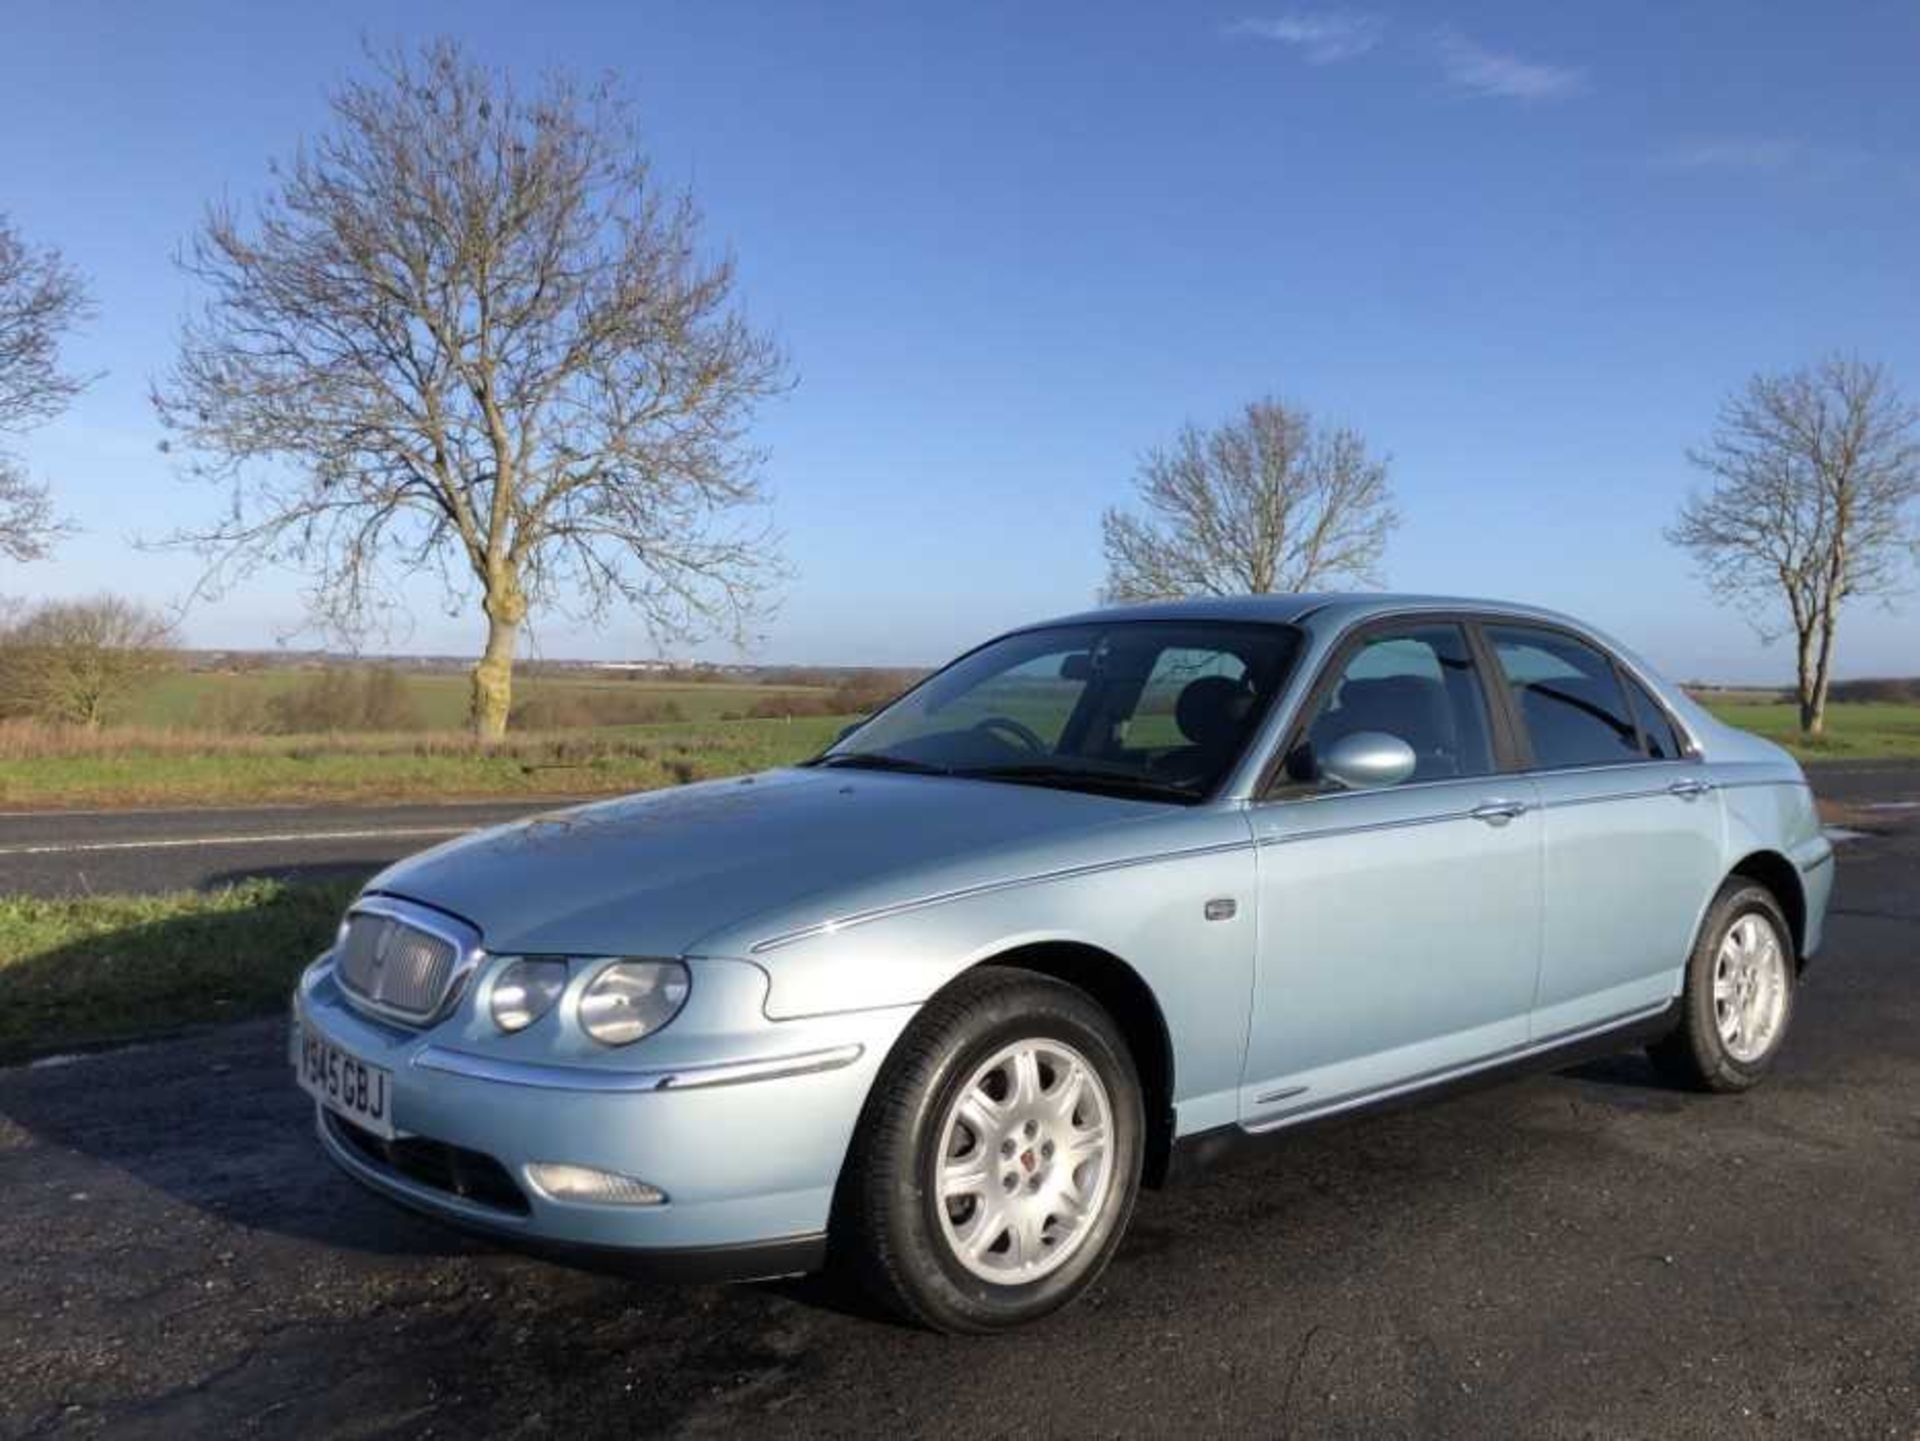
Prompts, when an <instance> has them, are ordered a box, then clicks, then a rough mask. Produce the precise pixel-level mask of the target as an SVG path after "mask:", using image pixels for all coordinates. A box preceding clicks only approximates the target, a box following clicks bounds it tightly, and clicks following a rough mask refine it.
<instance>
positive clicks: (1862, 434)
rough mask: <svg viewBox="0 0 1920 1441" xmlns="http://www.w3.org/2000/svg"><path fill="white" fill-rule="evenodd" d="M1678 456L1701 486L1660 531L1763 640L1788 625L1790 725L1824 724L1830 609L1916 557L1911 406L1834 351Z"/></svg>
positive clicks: (1876, 586) (1759, 378)
mask: <svg viewBox="0 0 1920 1441" xmlns="http://www.w3.org/2000/svg"><path fill="white" fill-rule="evenodd" d="M1688 459H1689V460H1691V461H1692V462H1693V464H1694V465H1696V466H1698V467H1699V468H1700V469H1701V470H1703V471H1705V472H1706V473H1707V474H1708V475H1709V476H1711V477H1712V486H1711V488H1710V489H1709V490H1707V491H1706V492H1704V493H1695V494H1694V495H1693V496H1691V497H1690V498H1689V499H1688V500H1687V502H1686V504H1685V505H1683V506H1682V507H1681V510H1680V516H1679V520H1678V521H1677V522H1676V523H1675V524H1674V525H1673V526H1672V527H1671V528H1670V529H1669V530H1668V531H1667V538H1668V539H1669V540H1670V541H1672V542H1673V544H1675V545H1678V546H1681V547H1683V548H1685V549H1686V550H1687V551H1688V552H1690V553H1691V554H1692V556H1693V559H1694V562H1695V564H1696V565H1697V566H1698V567H1699V570H1700V573H1701V575H1702V577H1703V578H1704V579H1705V580H1706V582H1707V584H1708V585H1709V586H1710V587H1711V588H1712V590H1713V592H1714V594H1715V595H1716V596H1718V597H1719V598H1720V600H1721V601H1722V602H1724V603H1727V604H1733V605H1738V606H1740V607H1741V608H1742V609H1743V610H1744V611H1745V613H1746V614H1747V616H1748V617H1749V619H1750V620H1752V622H1753V624H1754V626H1755V628H1756V629H1758V630H1759V631H1760V633H1761V635H1762V636H1764V637H1767V638H1769V639H1770V638H1772V637H1773V636H1774V635H1777V634H1779V633H1780V631H1781V626H1780V621H1781V619H1782V617H1783V613H1784V619H1785V621H1786V624H1787V627H1788V628H1790V629H1791V630H1792V632H1793V637H1794V648H1795V660H1796V666H1797V670H1796V678H1797V691H1798V699H1799V705H1800V729H1801V732H1802V733H1803V734H1805V735H1807V736H1810V737H1812V736H1818V735H1820V734H1821V733H1822V731H1823V730H1824V728H1825V724H1826V710H1827V687H1828V684H1829V682H1830V680H1831V679H1832V675H1833V656H1834V638H1835V635H1836V633H1837V631H1838V629H1839V624H1840V612H1841V609H1842V607H1843V606H1844V605H1845V604H1846V602H1847V601H1849V600H1851V599H1853V598H1854V597H1857V596H1858V597H1865V596H1882V597H1885V596H1890V595H1892V594H1893V593H1895V592H1896V591H1897V590H1898V589H1899V587H1900V585H1901V584H1902V582H1903V581H1904V579H1905V578H1906V575H1907V572H1908V570H1909V566H1910V563H1911V562H1912V561H1913V560H1914V559H1915V557H1916V555H1920V528H1917V527H1916V521H1917V520H1920V517H1916V516H1915V514H1914V509H1915V501H1916V500H1917V499H1920V411H1916V410H1915V408H1914V407H1913V406H1912V405H1910V404H1908V403H1907V402H1906V400H1904V399H1903V398H1902V397H1901V395H1900V393H1899V391H1898V390H1897V389H1896V388H1895V387H1894V384H1893V382H1892V381H1891V380H1890V379H1889V378H1888V376H1887V373H1886V371H1885V370H1884V369H1883V368H1882V367H1880V366H1878V365H1871V364H1868V363H1866V362H1864V361H1861V360H1857V359H1847V358H1843V357H1838V356H1835V357H1831V358H1829V359H1827V360H1824V361H1822V362H1820V363H1819V364H1818V365H1815V366H1813V367H1811V368H1809V369H1804V370H1796V371H1792V372H1789V373H1787V374H1785V375H1756V376H1754V377H1753V378H1752V379H1751V380H1749V381H1748V382H1747V384H1746V388H1745V389H1744V390H1742V391H1740V392H1739V393H1738V394H1736V395H1733V396H1731V397H1729V398H1728V399H1727V400H1726V401H1725V402H1724V403H1723V404H1722V406H1721V409H1720V423H1719V426H1718V428H1717V429H1716V430H1715V431H1714V433H1713V437H1712V439H1711V440H1710V441H1709V442H1708V443H1707V445H1706V446H1705V447H1704V448H1702V449H1700V450H1696V451H1691V452H1689V454H1688Z"/></svg>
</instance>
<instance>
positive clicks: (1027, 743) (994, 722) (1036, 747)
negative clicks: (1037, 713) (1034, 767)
mask: <svg viewBox="0 0 1920 1441" xmlns="http://www.w3.org/2000/svg"><path fill="white" fill-rule="evenodd" d="M973 728H974V729H975V730H977V731H985V732H987V734H989V735H992V734H994V733H995V732H1005V733H1006V734H1007V735H1010V736H1012V737H1013V738H1014V739H1015V740H1016V741H1018V742H1019V743H1020V746H1021V748H1022V749H1023V750H1029V751H1032V752H1033V753H1034V754H1035V755H1037V756H1043V755H1045V754H1046V753H1047V743H1046V742H1045V741H1044V740H1042V739H1041V738H1040V737H1039V735H1037V734H1036V733H1035V732H1034V731H1033V730H1032V729H1031V728H1030V727H1027V726H1024V725H1022V724H1021V723H1020V722H1019V721H1017V720H1015V719H1014V718H1013V717H1012V716H1004V715H990V716H988V717H987V718H986V719H985V720H983V721H975V722H974V725H973Z"/></svg>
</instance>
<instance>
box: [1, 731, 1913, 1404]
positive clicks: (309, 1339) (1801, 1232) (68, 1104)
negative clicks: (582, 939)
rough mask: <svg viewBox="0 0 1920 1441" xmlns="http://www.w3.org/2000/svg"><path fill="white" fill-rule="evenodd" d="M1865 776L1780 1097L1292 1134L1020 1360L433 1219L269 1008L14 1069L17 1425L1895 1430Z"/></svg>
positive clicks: (798, 1296)
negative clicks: (165, 1036)
mask: <svg viewBox="0 0 1920 1441" xmlns="http://www.w3.org/2000/svg"><path fill="white" fill-rule="evenodd" d="M1877 775H1878V779H1877V780H1874V781H1872V782H1871V783H1862V784H1860V785H1858V786H1856V785H1855V783H1854V782H1852V781H1847V782H1846V783H1845V785H1844V789H1846V791H1847V792H1848V794H1847V797H1846V800H1847V803H1848V805H1849V807H1850V808H1851V809H1850V816H1851V817H1852V818H1856V819H1857V820H1858V822H1859V825H1860V828H1861V829H1865V830H1868V831H1869V832H1870V833H1869V834H1868V835H1866V836H1865V837H1864V838H1862V839H1858V840H1853V841H1849V842H1848V843H1847V844H1846V845H1845V847H1844V848H1843V851H1842V859H1841V864H1840V873H1839V885H1840V891H1839V896H1838V899H1837V902H1836V908H1835V911H1834V915H1833V921H1832V930H1831V936H1830V944H1829V947H1828V949H1827V951H1826V953H1825V954H1824V955H1823V956H1822V957H1821V959H1820V960H1819V962H1818V963H1816V965H1815V966H1814V967H1813V969H1812V970H1811V971H1810V973H1809V975H1808V978H1807V983H1806V985H1805V988H1804V989H1803V991H1802V992H1801V1004H1800V1007H1799V1011H1798V1014H1797V1017H1796V1020H1795V1028H1794V1033H1793V1036H1792V1038H1791V1040H1790V1042H1789V1044H1788V1047H1787V1050H1786V1052H1785V1054H1784V1056H1783V1057H1782V1060H1781V1064H1780V1068H1779V1070H1778V1072H1777V1073H1776V1075H1775V1076H1774V1077H1773V1078H1772V1079H1771V1080H1770V1081H1769V1083H1768V1084H1767V1085H1765V1086H1763V1087H1762V1088H1760V1089H1759V1090H1757V1091H1755V1092H1753V1093H1750V1094H1748V1095H1745V1096H1738V1097H1708V1096H1696V1095H1690V1094H1682V1093H1680V1092H1676V1091H1673V1090H1669V1089H1666V1088H1665V1087H1663V1086H1661V1085H1660V1084H1659V1083H1658V1082H1657V1081H1656V1080H1655V1079H1654V1077H1653V1075H1652V1073H1651V1071H1650V1069H1649V1068H1648V1067H1647V1066H1646V1064H1645V1063H1644V1062H1643V1061H1642V1060H1641V1059H1640V1058H1639V1057H1637V1056H1632V1055H1629V1056H1624V1057H1621V1058H1619V1059H1616V1060H1610V1061H1604V1062H1599V1063H1595V1064H1591V1065H1588V1066H1585V1067H1582V1068H1580V1069H1578V1070H1576V1071H1573V1072H1570V1073H1565V1074H1561V1075H1557V1076H1548V1077H1541V1078H1537V1079H1533V1080H1529V1081H1523V1082H1519V1083H1514V1084H1509V1085H1506V1086H1504V1087H1501V1088H1498V1089H1491V1090H1485V1091H1481V1092H1478V1093H1475V1094H1472V1095H1469V1096H1466V1097H1460V1098H1455V1099H1451V1100H1446V1101H1442V1102H1438V1103H1436V1104H1433V1105H1429V1106H1426V1107H1424V1108H1420V1109H1416V1110H1409V1111H1404V1112H1400V1113H1396V1114H1393V1115H1390V1116H1381V1117H1374V1118H1370V1119H1359V1120H1354V1121H1351V1122H1348V1123H1345V1124H1342V1125H1339V1126H1334V1127H1330V1128H1327V1129H1323V1130H1320V1131H1317V1132H1313V1133H1309V1134H1301V1135H1296V1136H1292V1137H1284V1138H1282V1139H1279V1140H1277V1141H1276V1142H1275V1143H1274V1144H1273V1145H1272V1146H1271V1147H1269V1148H1268V1149H1267V1150H1265V1151H1264V1152H1261V1153H1258V1154H1257V1155H1255V1156H1254V1157H1253V1158H1252V1159H1250V1160H1248V1161H1246V1162H1244V1163H1242V1164H1240V1165H1237V1166H1234V1167H1231V1168H1228V1169H1224V1170H1221V1171H1218V1172H1215V1173H1211V1174H1209V1175H1207V1176H1205V1177H1203V1178H1202V1179H1200V1180H1199V1181H1197V1182H1194V1183H1191V1184H1189V1185H1188V1186H1186V1187H1184V1188H1181V1189H1177V1190H1173V1191H1169V1192H1165V1193H1161V1194H1157V1195H1154V1194H1150V1195H1148V1196H1147V1197H1145V1198H1144V1199H1143V1202H1142V1205H1141V1207H1140V1210H1139V1212H1138V1215H1137V1217H1136V1220H1135V1223H1134V1226H1133V1229H1132V1231H1131V1232H1130V1234H1129V1237H1128V1239H1127V1241H1126V1243H1125V1245H1124V1247H1123V1249H1122V1250H1121V1252H1120V1255H1119V1257H1118V1259H1117V1261H1116V1262H1115V1264H1114V1266H1113V1267H1112V1268H1111V1270H1110V1271H1109V1272H1108V1273H1107V1275H1106V1277H1105V1278H1104V1279H1103V1280H1102V1282H1101V1283H1100V1285H1099V1286H1098V1287H1097V1288H1096V1289H1095V1291H1094V1292H1093V1293H1092V1295H1091V1296H1090V1297H1089V1298H1088V1299H1087V1300H1086V1301H1085V1302H1083V1303H1082V1304H1081V1305H1080V1306H1079V1307H1077V1308H1076V1309H1074V1310H1072V1311H1070V1312H1068V1313H1066V1314H1064V1315H1062V1316H1060V1317H1057V1318H1055V1319H1054V1320H1053V1321H1051V1322H1048V1323H1045V1324H1043V1325H1042V1326H1040V1327H1038V1328H1036V1329H1032V1330H1029V1331H1027V1332H1025V1333H1022V1334H1019V1335H1016V1336H1011V1337H1000V1338H994V1339H990V1340H985V1341H977V1340H976V1341H965V1340H961V1341H956V1340H948V1339H943V1338H940V1337H936V1336H932V1335H928V1334H924V1333H921V1332H917V1331H913V1330H909V1329H905V1328H902V1327H900V1326H897V1325H894V1324H892V1323H890V1322H887V1321H885V1320H882V1319H878V1318H876V1317H874V1316H872V1315H870V1314H868V1313H867V1312H866V1311H865V1310H864V1308H863V1307H862V1306H860V1304H859V1303H858V1302H857V1301H856V1300H853V1299H852V1298H850V1297H848V1296H846V1295H845V1294H843V1293H842V1292H840V1291H838V1290H837V1289H836V1288H834V1287H833V1286H832V1285H830V1284H826V1283H822V1282H818V1281H812V1282H802V1283H783V1284H776V1285H755V1286H741V1287H732V1288H720V1287H709V1288H689V1289H672V1288H666V1287H660V1286H655V1285H648V1284H643V1283H637V1282H631V1281H626V1280H622V1279H619V1278H616V1277H609V1276H602V1275H596V1274H591V1273H587V1272H582V1271H575V1270H568V1269H563V1268H560V1267H556V1266H551V1265H548V1264H545V1263H542V1262H537V1261H533V1260H530V1259H526V1258H522V1257H517V1256H513V1255H509V1254H506V1253H502V1252H497V1251H494V1250H491V1249H489V1248H487V1247H486V1246H484V1245H481V1244H478V1243H474V1242H470V1241H467V1240H464V1239H461V1238H458V1237H455V1236H453V1235H451V1234H450V1233H447V1232H444V1231H441V1230H439V1229H437V1228H435V1227H434V1226H432V1225H431V1224H429V1223H427V1222H424V1221H420V1220H417V1219H414V1218H412V1217H410V1216H407V1215H405V1214H403V1213H401V1212H398V1211H395V1210H393V1209H390V1208H389V1207H387V1206H386V1205H385V1204H383V1203H382V1202H380V1201H379V1200H377V1199H376V1198H374V1197H372V1196H370V1195H368V1194H366V1193H364V1192H362V1191H361V1190H360V1189H359V1188H358V1187H356V1186H354V1185H353V1184H352V1183H351V1182H349V1181H347V1180H346V1179H345V1178H344V1177H341V1176H339V1175H336V1174H335V1173H334V1172H333V1171H332V1169H331V1168H330V1167H329V1166H328V1164H327V1163H326V1162H325V1161H324V1160H323V1159H322V1158H321V1156H320V1154H319V1152H318V1151H317V1150H316V1148H315V1146H314V1143H313V1141H312V1139H311V1136H310V1133H309V1116H308V1111H307V1107H306V1105H305V1104H304V1102H303V1101H302V1100H301V1098H300V1097H299V1096H298V1094H297V1093H296V1092H295V1091H294V1089H293V1086H292V1082H291V1079H290V1077H289V1076H288V1074H287V1072H286V1066H285V1062H284V1059H283V1044H282V1043H283V1032H282V1028H281V1026H280V1024H279V1023H278V1022H260V1023H253V1024H249V1025H243V1026H236V1027H232V1028H228V1029H225V1030H221V1031H217V1032H213V1033H209V1034H208V1035H206V1036H203V1037H201V1038H199V1039H196V1040H193V1041H192V1042H186V1043H171V1044H166V1045H156V1046H151V1047H148V1048H145V1049H134V1050H128V1051H123V1052H118V1053H113V1054H108V1055H104V1056H96V1057H93V1058H90V1059H85V1060H80V1061H75V1062H73V1063H70V1064H67V1065H60V1066H52V1067H45V1066H43V1067H40V1068H35V1069H28V1070H15V1071H10V1072H0V1200H4V1205H3V1206H0V1256H4V1257H5V1262H4V1264H3V1265H0V1377H3V1378H4V1380H5V1384H4V1385H3V1386H0V1433H6V1434H28V1435H34V1434H43V1433H46V1434H76V1435H89V1434H94V1433H98V1432H110V1433H114V1434H125V1435H163V1436H168V1437H175V1438H177V1437H182V1436H201V1435H216V1434H274V1435H302V1436H304V1435H354V1436H385V1435H436V1436H460V1435H469V1434H488V1435H526V1436H534V1435H546V1434H549V1433H572V1434H579V1435H608V1436H613V1435H622V1436H624V1435H634V1434H652V1433H673V1434H681V1435H692V1436H699V1435H711V1434H716V1433H731V1432H737V1431H746V1430H751V1431H753V1432H754V1433H756V1434H770V1435H787V1434H820V1433H831V1434H849V1433H873V1432H888V1433H894V1434H929V1435H953V1436H968V1437H978V1436H982V1435H986V1436H995V1435H1012V1434H1026V1435H1044V1436H1055V1435H1081V1434H1085V1435H1186V1434H1194V1433H1200V1432H1204V1433H1223V1434H1236V1435H1240V1434H1258V1435H1264V1436H1277V1435H1286V1434H1313V1435H1362V1434H1364V1435H1368V1436H1379V1435H1405V1434H1416V1433H1417V1434H1423V1435H1476V1436H1477V1435H1488V1434H1526V1435H1554V1436H1609V1437H1611V1436H1622V1435H1660V1436H1752V1435H1758V1436H1783V1437H1785V1436H1791V1437H1796V1438H1798V1437H1807V1436H1823V1435H1825V1436H1841V1435H1845V1436H1891V1437H1899V1438H1903V1441H1911V1438H1914V1437H1916V1436H1920V811H1916V810H1914V809H1911V808H1909V809H1900V808H1899V806H1900V804H1901V802H1902V800H1904V799H1920V774H1916V773H1915V772H1913V771H1911V770H1908V771H1899V770H1891V769H1889V770H1882V771H1880V772H1878V773H1877ZM1825 784H1826V783H1825V782H1824V781H1823V786H1824V785H1825ZM1874 807H1887V808H1885V809H1874ZM716 1144H725V1140H724V1138H716Z"/></svg>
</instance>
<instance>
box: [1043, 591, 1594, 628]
mask: <svg viewBox="0 0 1920 1441" xmlns="http://www.w3.org/2000/svg"><path fill="white" fill-rule="evenodd" d="M1420 610H1443V611H1471V612H1475V613H1477V614H1483V615H1510V616H1514V617H1518V618H1524V619H1531V620H1548V621H1555V622H1558V623H1560V624H1563V625H1570V626H1574V627H1576V628H1577V629H1580V630H1590V629H1591V627H1588V626H1586V625H1584V624H1582V623H1581V622H1579V621H1576V620H1575V619H1573V617H1571V616H1566V615H1562V614H1560V613H1559V612H1557V611H1551V610H1547V609H1544V608H1543V607H1540V606H1532V605H1522V604H1518V603H1516V602H1513V601H1504V600H1485V599H1475V598H1471V597H1466V596H1449V595H1418V594H1404V593H1399V592H1394V591H1313V592H1301V593H1288V594H1282V595H1235V596H1203V597H1200V598H1197V599H1193V600H1157V601H1147V602H1143V603H1140V604H1131V605H1112V606H1104V607H1102V608H1101V609H1099V610H1086V611H1079V612H1077V613H1075V614H1073V615H1066V616H1060V617H1057V618H1055V619H1053V620H1048V621H1041V622H1038V623H1036V624H1034V625H1025V626H1021V627H1019V629H1020V630H1023V631H1024V630H1043V629H1045V628H1047V627H1048V626H1056V625H1086V624H1093V623H1097V624H1111V623H1113V622H1125V621H1146V620H1163V621H1164V620H1216V621H1265V622H1267V623H1269V624H1274V625H1300V624H1303V623H1306V622H1308V621H1312V622H1313V623H1314V624H1315V625H1316V626H1317V625H1319V624H1323V623H1324V624H1332V625H1345V624H1347V623H1348V622H1350V621H1356V620H1365V619H1367V618H1368V617H1369V616H1373V615H1389V614H1395V613H1399V612H1403V611H1420Z"/></svg>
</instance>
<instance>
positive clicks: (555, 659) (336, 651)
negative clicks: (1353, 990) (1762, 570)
mask: <svg viewBox="0 0 1920 1441" xmlns="http://www.w3.org/2000/svg"><path fill="white" fill-rule="evenodd" d="M988 638H989V637H987V636H984V635H983V636H982V637H981V639H982V640H985V639H988ZM179 653H180V654H181V655H182V656H187V657H194V656H209V657H210V656H223V655H228V656H270V657H275V658H281V659H285V660H289V661H291V660H295V659H298V658H300V657H312V658H318V659H322V660H330V661H342V662H346V663H349V664H380V663H404V662H419V663H428V664H432V665H435V666H444V667H445V668H446V669H449V670H456V669H464V668H467V667H470V666H471V665H472V664H473V657H472V656H471V655H464V654H460V653H458V652H452V651H375V650H343V649H340V648H338V647H323V646H317V647H296V646H285V647H272V646H192V645H183V646H181V647H180V651H179ZM956 654H957V652H956ZM520 659H521V661H522V662H523V663H526V664H532V665H554V666H582V667H591V668H596V669H602V668H604V669H618V668H622V667H641V666H664V667H670V668H675V669H683V670H698V669H702V668H706V669H713V670H739V671H779V670H792V671H807V670H822V671H843V670H847V671H897V670H905V671H921V672H932V671H935V670H938V669H939V668H940V667H941V666H943V665H946V664H947V663H948V662H949V661H951V660H952V659H954V657H953V656H951V655H950V656H945V657H942V658H941V659H940V660H938V661H928V662H914V661H903V662H899V663H888V664H872V665H868V664H861V663H858V662H849V661H831V660H720V659H711V658H704V657H696V656H625V657H604V656H561V655H523V656H521V657H520ZM1791 663H1792V662H1791V657H1789V658H1788V664H1789V666H1791ZM1662 673H1663V675H1664V676H1665V678H1666V679H1667V680H1669V681H1672V682H1674V683H1675V684H1677V685H1685V686H1696V685H1697V686H1702V687H1706V688H1711V689H1722V690H1780V691H1791V690H1792V689H1793V683H1794V682H1793V675H1792V672H1791V670H1790V669H1789V670H1788V671H1787V672H1786V673H1785V674H1783V675H1781V676H1779V677H1776V678H1772V679H1759V678H1751V677H1739V678H1728V677H1724V676H1709V675H1685V674H1676V673H1674V672H1671V671H1663V672H1662ZM1834 680H1835V681H1836V682H1839V681H1905V680H1920V670H1916V671H1914V672H1912V673H1910V674H1909V673H1900V672H1892V671H1876V672H1872V673H1866V672H1862V673H1860V674H1857V675H1856V674H1852V673H1836V674H1835V676H1834Z"/></svg>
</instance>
